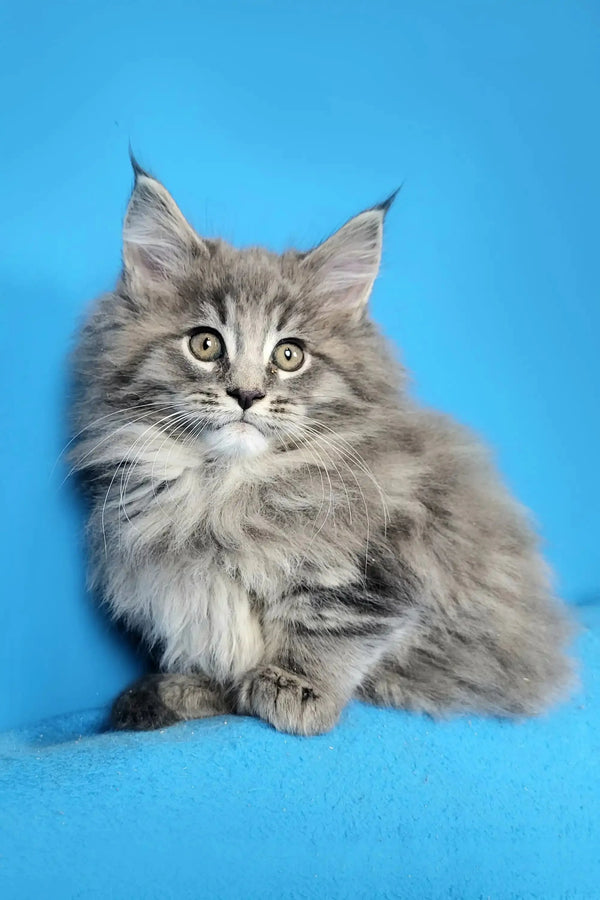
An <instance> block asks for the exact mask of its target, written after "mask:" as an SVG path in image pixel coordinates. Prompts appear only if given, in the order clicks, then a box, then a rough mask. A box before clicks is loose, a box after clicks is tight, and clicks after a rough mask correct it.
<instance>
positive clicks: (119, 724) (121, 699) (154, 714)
mask: <svg viewBox="0 0 600 900" xmlns="http://www.w3.org/2000/svg"><path fill="white" fill-rule="evenodd" d="M159 685H160V676H159V675H147V676H146V677H145V678H142V679H141V680H140V681H138V682H137V683H136V684H134V685H132V686H131V687H130V688H128V689H127V690H126V691H123V693H122V694H120V695H119V696H118V697H117V699H116V700H115V702H114V704H113V708H112V713H111V721H112V726H113V728H115V729H116V730H117V731H153V730H155V729H157V728H166V727H167V726H168V725H175V723H176V722H179V721H181V719H180V717H179V716H178V715H177V713H175V712H174V711H173V710H172V709H169V707H168V706H167V705H166V704H165V703H164V702H163V700H162V699H161V697H160V692H159Z"/></svg>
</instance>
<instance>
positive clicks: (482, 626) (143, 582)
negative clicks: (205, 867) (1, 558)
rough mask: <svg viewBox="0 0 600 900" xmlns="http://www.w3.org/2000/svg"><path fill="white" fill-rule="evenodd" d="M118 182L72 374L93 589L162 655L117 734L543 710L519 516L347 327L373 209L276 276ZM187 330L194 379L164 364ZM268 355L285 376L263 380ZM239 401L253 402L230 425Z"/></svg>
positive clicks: (551, 664) (367, 337)
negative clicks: (387, 713) (278, 358)
mask: <svg viewBox="0 0 600 900" xmlns="http://www.w3.org/2000/svg"><path fill="white" fill-rule="evenodd" d="M135 172H136V182H135V186H134V190H133V193H132V197H131V200H130V203H129V207H128V211H127V215H126V218H125V225H124V252H123V259H124V265H123V271H122V275H121V277H120V279H119V281H118V284H117V286H116V288H115V290H114V291H113V292H112V293H109V294H107V295H106V296H103V297H101V298H100V299H99V300H98V301H97V302H96V305H95V307H94V308H93V310H92V312H91V315H90V316H89V318H88V321H87V323H86V324H85V327H84V328H83V330H82V334H81V338H80V341H79V345H78V349H77V352H76V354H75V369H76V376H77V384H78V394H77V399H76V402H75V405H74V424H75V428H74V431H75V432H76V433H77V435H76V440H75V449H74V451H73V455H72V459H73V464H74V467H75V468H76V469H77V470H78V471H79V472H80V474H81V476H82V480H83V482H84V484H85V485H86V487H87V489H88V492H89V496H90V500H91V514H90V521H89V542H90V550H91V580H92V583H93V585H94V586H95V587H96V588H97V589H98V590H99V591H101V592H102V595H103V596H104V598H105V599H106V601H107V603H108V604H109V606H110V609H111V611H112V613H113V614H114V615H115V616H117V617H120V618H122V619H124V620H125V621H126V622H127V623H128V625H129V626H130V627H131V628H133V629H136V630H138V631H139V632H141V633H142V634H143V636H144V637H145V639H146V640H147V642H148V643H149V644H151V645H155V646H158V647H160V650H161V653H162V673H161V674H159V675H153V676H148V677H147V678H146V679H143V680H142V681H141V682H138V684H136V685H134V686H133V687H132V688H130V689H129V690H128V691H126V692H124V694H122V695H121V697H120V698H118V700H117V701H116V703H115V707H114V710H113V720H114V724H115V727H117V728H154V727H161V726H164V725H168V724H171V723H173V722H175V721H178V720H181V719H189V718H199V717H202V716H207V715H216V714H220V713H223V712H237V713H249V714H251V715H256V716H260V717H261V718H263V719H265V720H267V721H268V722H270V723H271V724H272V725H273V726H275V728H278V729H281V730H284V731H290V732H295V733H301V734H315V733H319V732H323V731H327V730H328V729H330V728H332V727H333V726H334V724H335V723H336V721H337V719H338V717H339V715H340V712H341V710H342V708H343V707H344V705H345V704H346V703H347V701H348V700H349V699H350V698H351V697H360V698H362V699H364V700H367V701H370V702H372V703H376V704H381V705H388V706H394V707H402V708H406V709H412V710H418V711H425V712H427V713H431V714H436V715H439V714H446V713H457V712H464V711H472V712H482V713H491V714H496V715H503V716H505V715H508V716H522V715H532V714H536V713H539V712H540V711H542V710H544V709H545V708H546V707H547V706H548V705H549V704H551V703H553V702H555V701H557V700H559V699H561V698H562V697H564V696H565V695H566V694H567V693H568V691H569V689H570V687H571V685H572V680H573V679H572V666H571V664H570V662H569V660H568V659H567V658H566V656H565V655H564V652H563V648H564V645H565V642H566V640H567V638H568V636H569V633H570V626H569V622H568V617H567V616H566V615H565V612H564V609H563V608H562V607H561V605H560V604H559V603H558V602H557V601H556V600H555V599H554V597H553V595H552V591H551V587H550V581H549V573H548V569H547V567H546V565H545V564H544V562H543V560H542V558H541V556H540V555H539V552H538V546H537V540H536V537H535V534H534V532H533V530H532V529H531V527H530V524H529V522H528V517H527V515H526V512H525V511H524V510H523V509H522V508H521V507H520V506H519V505H518V504H517V503H516V502H515V500H514V499H512V497H511V496H510V495H509V493H508V492H507V491H506V489H505V488H504V487H503V485H502V484H501V482H500V480H499V478H498V476H497V474H496V472H495V471H494V469H493V467H492V466H491V465H490V463H489V461H488V457H487V454H486V453H485V452H484V451H483V450H482V448H481V447H480V445H479V443H478V442H477V440H475V439H474V438H473V436H472V435H471V434H470V433H468V432H467V431H466V430H465V429H464V428H462V427H460V426H458V425H457V424H455V423H454V422H452V421H450V420H449V419H448V418H446V417H445V416H442V415H440V414H438V413H435V412H431V411H429V410H426V409H422V408H420V407H419V406H418V405H416V403H415V402H414V401H413V400H412V399H411V398H410V396H409V395H408V393H407V392H406V389H405V379H404V372H403V370H402V368H401V366H400V365H399V364H398V363H397V362H396V361H395V359H394V354H393V352H391V350H390V348H389V347H388V346H387V345H386V342H385V340H384V338H383V337H382V335H381V334H380V332H379V330H378V329H377V327H376V326H375V324H374V323H373V322H372V320H371V319H370V318H369V316H368V313H367V300H368V297H369V294H370V291H371V287H372V284H373V281H374V279H375V277H376V275H377V270H378V266H379V259H380V253H381V240H382V231H383V219H384V216H385V213H386V211H387V208H388V205H389V204H382V205H380V206H377V207H373V208H372V209H370V210H367V211H365V212H364V213H361V214H359V215H358V216H355V217H354V218H353V219H351V220H350V221H349V222H348V223H347V224H346V225H345V226H344V227H343V228H342V229H340V230H339V231H338V232H336V233H335V234H334V235H333V236H332V237H331V238H329V239H328V240H327V241H325V242H324V243H323V244H321V245H320V246H318V247H317V248H315V249H314V250H312V251H310V252H308V253H298V252H296V251H288V252H286V253H283V254H282V255H276V254H273V253H270V252H268V251H266V250H264V249H262V248H256V247H252V248H249V249H244V250H238V249H234V248H233V247H231V246H230V245H228V244H227V243H225V242H223V241H220V240H216V241H213V240H206V239H203V238H201V237H200V236H198V235H197V234H196V233H195V232H194V231H193V230H192V229H191V227H190V226H189V225H188V223H187V222H186V220H185V219H184V217H183V215H182V214H181V212H180V211H179V209H178V207H177V206H176V204H175V202H174V201H173V199H172V198H171V196H170V195H169V194H168V192H167V191H166V189H165V188H164V187H163V186H162V185H161V184H160V183H159V182H158V181H157V180H155V179H154V178H152V177H151V176H149V175H148V174H147V173H146V172H144V171H143V170H141V169H140V168H139V167H137V168H136V170H135ZM201 326H207V327H210V328H213V329H216V330H217V331H218V332H219V333H220V334H221V335H222V336H223V338H224V342H225V345H226V348H227V353H226V354H225V356H224V357H223V358H222V359H221V360H219V361H218V362H217V363H211V364H207V363H198V362H197V361H195V360H194V359H193V357H192V356H191V354H190V353H189V351H188V349H187V343H186V342H187V335H188V334H189V333H190V331H191V330H192V329H194V328H198V327H201ZM284 338H285V339H292V338H294V339H296V340H298V341H300V342H302V344H303V346H304V349H305V352H306V359H307V363H306V365H305V366H304V367H303V368H301V369H300V370H299V371H298V372H296V373H292V374H289V373H286V375H285V377H284V376H283V375H282V374H281V372H279V371H278V370H277V368H276V367H275V366H274V365H273V364H272V362H271V360H270V354H271V351H272V349H273V347H274V346H275V344H277V342H278V341H280V340H282V339H284ZM236 387H237V388H242V389H244V390H252V391H255V392H257V393H258V392H260V393H262V394H264V395H265V396H264V398H263V399H260V400H258V401H257V402H255V403H254V404H253V405H252V407H251V408H250V409H248V410H246V411H244V412H243V413H242V410H241V409H240V406H239V405H238V404H237V403H236V400H235V399H234V398H233V397H231V396H230V395H228V394H226V389H227V388H229V389H232V388H236ZM240 421H243V423H247V424H245V425H240V424H239V423H240ZM242 432H243V433H242Z"/></svg>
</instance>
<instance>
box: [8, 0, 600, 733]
mask: <svg viewBox="0 0 600 900" xmlns="http://www.w3.org/2000/svg"><path fill="white" fill-rule="evenodd" d="M9 7H12V8H9ZM0 33H2V35H3V38H4V40H3V53H2V58H1V59H0V67H1V69H0V78H1V83H2V87H1V96H2V116H1V117H0V158H1V163H2V166H1V176H0V177H1V181H2V195H1V202H0V247H1V248H2V252H1V254H0V290H1V296H0V316H1V322H0V326H1V336H2V353H1V356H0V365H1V367H2V390H1V391H0V403H1V405H2V409H1V419H0V421H1V422H2V441H1V443H0V453H1V460H0V465H1V472H2V519H1V521H2V526H3V529H4V535H3V538H2V541H1V547H2V553H3V555H4V559H3V561H2V573H3V579H2V584H3V590H2V593H3V599H2V605H1V608H0V642H1V646H0V650H1V654H0V684H1V685H2V690H1V691H0V703H1V704H2V710H1V716H0V725H3V726H9V725H18V724H21V723H25V722H29V721H32V720H34V719H36V718H38V717H40V716H43V715H50V714H54V713H61V712H64V711H67V710H77V709H83V708H85V707H90V706H99V705H102V704H104V703H106V702H108V700H109V699H110V698H111V697H112V695H113V694H114V693H115V692H116V691H117V690H119V689H120V688H121V687H122V686H123V684H124V683H125V682H126V681H127V680H128V679H129V678H130V677H132V676H133V675H134V673H135V672H137V671H139V670H140V668H141V667H142V666H143V662H144V661H143V657H142V656H141V655H139V654H136V652H135V650H133V649H132V646H131V645H130V643H129V642H128V641H127V640H126V639H125V638H124V637H123V636H122V635H120V634H119V633H118V632H117V631H116V630H115V629H113V627H112V626H110V625H109V624H108V623H107V622H106V620H105V618H104V616H103V614H102V613H100V612H98V611H97V609H96V606H95V604H94V602H93V600H92V598H90V597H89V596H87V595H86V594H85V592H84V574H83V554H82V541H83V537H82V528H83V523H82V518H81V511H80V508H79V506H78V504H77V502H76V500H75V498H74V495H73V491H72V489H71V488H70V487H69V485H68V484H67V485H64V486H61V482H62V480H63V478H64V476H65V474H66V470H65V468H64V466H63V464H62V463H59V464H58V465H57V466H56V468H55V469H54V470H53V466H54V464H55V462H56V459H57V456H58V455H59V453H60V450H61V447H62V446H63V444H64V442H65V434H64V422H63V411H64V392H65V383H66V375H65V371H66V369H65V357H66V354H67V352H68V349H69V347H70V345H71V342H72V335H73V333H74V330H75V327H76V324H77V323H78V321H79V320H80V319H81V316H82V313H83V311H84V309H85V307H86V304H87V302H88V301H89V300H90V299H91V298H92V297H93V296H94V295H96V294H98V293H100V292H101V291H103V290H106V289H109V288H110V287H111V285H112V284H113V283H114V280H115V278H116V275H117V272H118V268H119V253H120V222H121V218H122V214H123V212H124V209H125V205H126V201H127V196H128V192H129V189H130V185H131V173H130V169H129V163H128V160H127V144H128V141H129V140H130V139H131V141H132V144H133V147H134V149H135V151H136V153H137V154H138V156H139V158H140V161H141V162H142V163H143V164H144V165H146V166H147V167H149V168H150V169H151V170H152V171H153V172H154V173H155V174H157V175H158V176H159V177H160V178H161V179H162V180H164V182H165V183H166V185H167V186H168V187H169V189H170V190H171V191H172V193H173V194H174V196H175V197H176V199H177V200H178V201H179V203H180V205H181V207H182V208H183V210H184V212H185V213H186V214H188V216H189V217H190V219H191V221H192V222H193V223H194V224H195V225H196V227H197V228H198V229H199V230H200V231H202V232H204V233H207V234H212V235H214V234H221V235H223V236H225V237H226V238H228V239H230V240H232V241H235V242H237V243H239V244H247V243H250V242H260V243H265V244H267V245H269V246H271V247H273V248H276V249H281V248H283V247H285V246H287V245H289V244H290V243H293V244H296V245H298V246H301V247H302V246H307V245H310V244H312V243H314V242H315V241H317V240H318V239H320V238H321V237H323V236H324V235H325V234H326V233H327V232H329V231H330V230H331V229H332V228H334V227H336V226H337V225H339V224H341V222H342V221H343V220H344V219H345V218H346V217H348V216H349V215H351V214H353V213H354V212H356V211H358V210H360V209H361V208H363V207H365V206H369V205H371V204H373V203H374V202H376V201H378V200H380V199H381V198H383V197H385V196H386V195H387V194H388V193H389V192H390V191H391V190H392V189H393V188H395V187H396V186H397V185H398V183H399V182H401V181H405V186H404V189H403V191H402V194H401V196H400V197H399V199H398V201H397V203H396V205H395V207H394V208H393V210H392V212H391V213H390V215H389V217H388V222H387V235H386V244H385V254H384V261H383V267H382V276H381V279H380V281H379V283H378V284H377V287H376V290H375V294H374V299H373V310H374V315H375V316H376V318H377V319H378V321H379V322H380V323H381V324H382V326H383V327H384V329H385V331H386V332H387V334H388V335H390V336H391V337H392V338H393V339H394V340H395V341H397V343H398V344H399V345H400V346H401V347H402V348H403V353H404V358H405V360H406V362H407V365H408V366H409V368H410V369H411V370H412V371H413V372H414V373H415V379H416V382H417V385H418V386H417V388H416V390H417V391H418V394H419V396H420V397H421V398H423V400H424V401H426V402H428V403H431V404H434V405H436V406H438V407H441V408H443V409H445V410H448V411H450V412H452V413H454V414H456V415H457V416H458V417H459V418H460V419H461V420H462V421H464V422H467V423H469V424H470V425H472V426H474V427H475V428H476V429H477V430H478V431H479V432H481V433H482V434H483V435H484V436H485V438H486V439H488V440H489V441H490V442H491V443H492V444H493V445H494V446H495V447H496V449H497V453H498V460H499V464H500V465H501V467H502V470H503V471H504V473H505V475H506V477H507V479H508V481H509V483H510V484H511V485H512V486H513V487H514V489H515V490H516V492H517V493H518V495H519V496H520V497H521V498H522V500H523V501H524V502H526V503H527V504H528V505H529V506H530V507H531V508H532V509H533V510H534V513H535V515H536V517H537V519H538V521H539V522H540V525H541V528H542V531H543V534H544V536H545V539H546V541H547V552H548V556H549V557H550V559H551V561H552V562H553V564H554V565H555V567H556V569H557V571H558V574H559V579H560V584H561V589H562V592H563V594H564V595H565V596H566V597H567V598H568V599H569V600H570V601H573V602H577V603H587V602H590V601H591V600H593V598H594V597H595V596H597V593H598V589H599V581H600V579H599V572H598V542H599V538H600V520H599V515H600V514H599V510H600V475H599V470H600V467H599V466H598V462H597V457H598V449H597V448H598V438H599V436H600V434H599V431H600V428H599V420H598V408H597V407H598V396H599V388H600V383H599V382H600V377H599V371H600V366H599V361H598V357H599V353H598V337H599V333H600V328H599V326H600V311H599V310H600V305H599V301H600V292H599V290H598V288H599V276H598V208H599V206H600V180H599V166H598V160H599V159H600V139H599V138H600V133H599V125H598V99H599V91H598V88H599V86H600V54H599V53H598V46H599V38H600V7H599V6H598V4H597V3H593V2H589V3H585V2H570V3H564V2H560V3H558V2H527V3H522V2H515V3H506V2H465V0H460V2H459V0H454V2H452V3H448V2H433V0H427V2H395V3H394V2H383V0H370V2H364V3H363V2H352V0H345V2H338V0H333V2H332V0H329V2H327V3H317V2H303V3H291V2H282V0H279V2H260V0H259V2H229V3H224V2H222V0H221V2H207V0H205V2H181V0H171V2H169V3H165V2H161V3H152V2H149V0H145V2H143V3H142V2H128V3H124V4H116V3H114V4H110V3H108V4H107V3H106V2H103V3H100V2H72V3H65V2H62V3H53V4H42V3H32V2H28V0H25V2H21V3H19V4H10V5H9V4H3V6H2V10H1V12H0Z"/></svg>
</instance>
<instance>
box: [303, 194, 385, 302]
mask: <svg viewBox="0 0 600 900" xmlns="http://www.w3.org/2000/svg"><path fill="white" fill-rule="evenodd" d="M397 193H398V191H395V192H394V193H393V194H392V195H391V196H390V197H388V199H387V200H385V201H384V202H383V203H381V204H379V205H378V206H374V207H372V208H371V209H367V210H365V211H364V212H361V213H359V214H358V215H357V216H354V218H352V219H350V220H349V221H348V222H346V224H345V225H343V226H342V227H341V228H340V229H339V231H336V232H335V234H333V235H332V236H331V237H330V238H327V240H326V241H323V243H322V244H319V246H318V247H315V249H314V250H311V251H310V253H308V254H307V255H306V256H305V257H304V259H303V260H302V263H301V265H302V267H303V268H304V269H305V271H307V272H308V273H309V275H310V280H311V284H312V288H313V290H314V292H315V293H317V294H320V295H322V297H323V305H324V306H325V307H326V308H329V309H331V310H332V311H334V310H336V309H337V310H338V311H339V312H346V313H348V314H350V315H352V316H353V318H356V319H360V317H361V316H362V314H363V312H364V310H365V307H366V305H367V300H368V299H369V295H370V293H371V289H372V287H373V282H374V281H375V278H376V277H377V273H378V271H379V263H380V260H381V246H382V242H383V220H384V218H385V214H386V212H387V211H388V209H389V208H390V206H391V205H392V202H393V200H394V197H395V196H396V194H397Z"/></svg>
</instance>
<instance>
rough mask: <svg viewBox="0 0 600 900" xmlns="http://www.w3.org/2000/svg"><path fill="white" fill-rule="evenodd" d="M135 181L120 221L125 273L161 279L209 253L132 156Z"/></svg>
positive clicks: (156, 184) (164, 193) (162, 190)
mask: <svg viewBox="0 0 600 900" xmlns="http://www.w3.org/2000/svg"><path fill="white" fill-rule="evenodd" d="M131 162H132V165H133V171H134V173H135V184H134V187H133V191H132V194H131V198H130V200H129V205H128V207H127V212H126V214H125V221H124V223H123V262H124V265H125V270H126V272H127V273H128V274H130V275H131V276H133V277H135V278H140V279H142V280H145V281H150V282H161V281H165V280H168V279H170V278H171V277H172V276H174V275H176V274H180V273H181V270H182V269H185V267H186V265H187V264H188V263H189V262H190V260H191V259H193V258H198V257H202V256H208V249H207V247H206V244H205V243H204V241H203V240H202V239H201V238H200V237H199V236H198V235H197V234H196V232H195V231H194V229H193V228H192V227H191V225H189V224H188V222H187V221H186V219H185V217H184V216H183V214H182V212H181V211H180V209H179V207H178V206H177V204H176V203H175V201H174V200H173V198H172V197H171V195H170V194H169V192H168V191H167V189H166V188H165V187H163V185H162V184H161V183H160V181H157V180H156V179H155V178H152V176H151V175H148V173H147V172H144V170H143V169H142V168H140V166H139V165H138V164H137V162H136V161H135V159H133V157H132V160H131Z"/></svg>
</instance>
